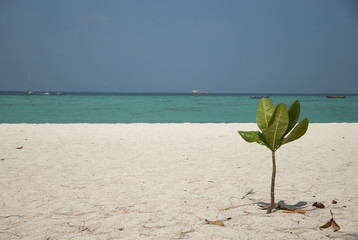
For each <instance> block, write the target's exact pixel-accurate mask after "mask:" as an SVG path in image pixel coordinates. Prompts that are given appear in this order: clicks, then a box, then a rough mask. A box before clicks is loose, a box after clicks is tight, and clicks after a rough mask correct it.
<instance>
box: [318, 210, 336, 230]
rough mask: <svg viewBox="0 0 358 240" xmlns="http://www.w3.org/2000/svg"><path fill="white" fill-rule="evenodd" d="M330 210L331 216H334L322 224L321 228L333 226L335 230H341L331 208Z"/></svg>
mask: <svg viewBox="0 0 358 240" xmlns="http://www.w3.org/2000/svg"><path fill="white" fill-rule="evenodd" d="M330 212H331V216H332V218H331V220H329V222H327V223H326V224H324V225H323V226H320V227H319V229H320V230H322V228H329V227H331V226H332V228H333V229H334V232H337V231H339V229H341V227H340V226H339V225H338V224H337V223H336V221H334V219H333V213H332V211H331V210H330Z"/></svg>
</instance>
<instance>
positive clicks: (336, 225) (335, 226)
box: [331, 218, 341, 232]
mask: <svg viewBox="0 0 358 240" xmlns="http://www.w3.org/2000/svg"><path fill="white" fill-rule="evenodd" d="M331 221H332V227H333V229H334V232H337V231H339V229H341V227H340V226H338V224H337V223H336V221H334V219H333V218H332V219H331Z"/></svg>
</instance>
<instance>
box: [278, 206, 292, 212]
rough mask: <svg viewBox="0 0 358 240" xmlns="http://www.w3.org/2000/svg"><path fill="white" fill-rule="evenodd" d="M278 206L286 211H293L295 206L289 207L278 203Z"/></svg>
mask: <svg viewBox="0 0 358 240" xmlns="http://www.w3.org/2000/svg"><path fill="white" fill-rule="evenodd" d="M278 208H279V209H282V210H288V211H295V210H296V209H295V208H289V207H286V206H282V205H278Z"/></svg>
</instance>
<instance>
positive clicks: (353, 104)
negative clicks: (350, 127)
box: [0, 92, 358, 123]
mask: <svg viewBox="0 0 358 240" xmlns="http://www.w3.org/2000/svg"><path fill="white" fill-rule="evenodd" d="M249 97H250V95H249V94H163V93H160V94H155V93H145V94H139V93H116V94H115V93H87V94H86V93H81V94H80V93H67V94H66V95H44V94H39V93H38V94H34V95H30V96H29V95H25V94H24V93H6V92H2V93H0V123H186V122H190V123H253V122H256V107H257V103H258V102H259V99H250V98H249ZM269 99H270V100H271V101H272V102H273V103H274V104H275V105H277V104H279V103H281V102H284V103H286V105H287V107H289V106H290V105H291V103H292V102H293V101H294V100H296V99H298V100H299V101H300V103H301V115H300V118H301V119H303V118H306V117H307V118H308V119H309V121H310V122H311V123H331V122H338V123H342V122H358V95H346V97H345V98H343V99H341V98H326V97H325V96H323V95H297V96H295V95H271V96H270V97H269Z"/></svg>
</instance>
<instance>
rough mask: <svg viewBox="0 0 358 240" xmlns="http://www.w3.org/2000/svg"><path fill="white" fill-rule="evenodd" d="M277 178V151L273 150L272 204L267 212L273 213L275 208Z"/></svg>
mask: <svg viewBox="0 0 358 240" xmlns="http://www.w3.org/2000/svg"><path fill="white" fill-rule="evenodd" d="M275 179H276V159H275V151H272V177H271V204H270V207H269V208H268V209H267V212H266V213H271V212H272V210H273V209H274V208H275Z"/></svg>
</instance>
